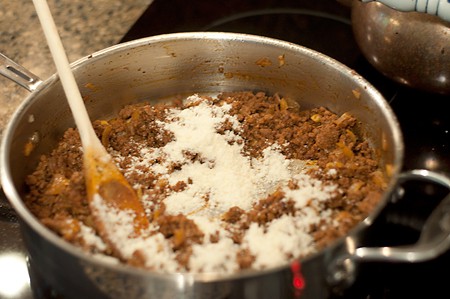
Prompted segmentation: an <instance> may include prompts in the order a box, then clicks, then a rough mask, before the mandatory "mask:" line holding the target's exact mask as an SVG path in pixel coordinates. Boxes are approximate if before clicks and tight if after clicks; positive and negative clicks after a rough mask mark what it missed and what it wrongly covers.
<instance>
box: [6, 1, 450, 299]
mask: <svg viewBox="0 0 450 299" xmlns="http://www.w3.org/2000/svg"><path fill="white" fill-rule="evenodd" d="M186 31H226V32H240V33H250V34H257V35H263V36H268V37H273V38H278V39H281V40H286V41H290V42H293V43H296V44H299V45H302V46H306V47H308V48H311V49H314V50H317V51H319V52H322V53H324V54H326V55H328V56H330V57H332V58H335V59H336V60H338V61H340V62H342V63H344V64H345V65H347V66H349V67H350V68H352V69H354V70H355V71H356V72H358V73H359V74H361V75H362V76H363V77H365V78H366V79H367V80H368V81H369V82H371V83H372V84H373V85H374V86H375V87H376V88H377V89H378V90H379V91H380V92H381V93H382V94H383V95H384V97H385V98H386V100H387V101H388V102H389V104H390V105H391V107H392V108H393V110H394V112H395V114H396V115H397V118H398V120H399V123H400V126H401V128H402V131H403V134H404V143H405V160H404V170H405V171H406V170H411V169H429V170H434V171H438V172H443V173H447V174H450V155H449V154H448V152H449V147H450V132H449V131H450V117H448V110H446V107H447V105H446V104H447V103H446V101H448V100H450V98H449V96H444V95H437V94H431V93H427V92H423V91H418V90H414V89H411V88H408V87H405V86H401V85H399V84H397V83H395V82H393V81H391V80H390V79H388V78H386V77H384V76H383V75H381V74H380V73H379V72H378V71H376V70H375V69H374V68H373V67H372V66H371V65H370V64H369V63H368V62H367V61H366V59H365V58H364V57H363V55H362V54H361V53H360V51H359V49H358V46H357V45H356V43H355V41H354V38H353V33H352V28H351V21H350V9H349V8H348V7H346V6H344V5H341V4H339V3H338V2H337V1H334V0H314V1H311V0H309V1H308V0H246V1H242V0H227V1H224V0H215V1H210V0H196V1H186V0H172V1H167V0H154V1H153V3H152V4H151V5H150V6H149V8H148V9H147V10H146V11H145V13H144V14H143V15H142V16H141V18H140V19H139V20H138V21H137V22H136V23H135V24H134V26H133V27H132V28H131V29H130V30H129V32H128V33H127V34H126V35H125V36H124V37H123V39H122V41H121V42H125V41H129V40H133V39H137V38H141V37H146V36H152V35H157V34H164V33H172V32H186ZM404 190H405V195H404V197H403V200H401V201H399V202H398V203H396V204H391V205H390V206H388V207H387V209H386V211H384V212H383V213H382V214H381V215H380V217H379V218H378V219H377V221H376V223H374V225H372V227H371V229H370V230H369V231H368V233H367V245H368V246H369V245H372V246H382V245H386V246H389V245H398V244H407V243H412V242H415V241H416V240H417V238H418V235H419V232H420V229H421V226H422V225H423V221H424V219H425V217H426V216H427V215H428V212H429V211H430V210H431V209H432V208H433V207H434V206H435V205H436V204H437V203H438V202H439V201H440V199H441V198H443V197H444V196H445V194H446V192H448V191H447V190H441V188H439V187H436V186H429V185H427V184H420V183H418V184H416V183H410V184H409V185H405V188H404ZM2 197H4V195H2ZM4 257H5V258H4ZM3 261H9V263H6V262H5V263H4V265H3V264H2V262H3ZM11 261H16V265H18V266H17V269H21V270H20V271H22V272H21V274H20V273H19V270H18V271H16V272H18V275H19V276H18V278H16V279H15V280H13V279H12V278H11V277H12V276H11V270H6V269H10V268H5V267H11V266H9V265H12V262H11ZM26 265H28V271H27V268H26ZM13 272H14V271H13ZM449 275H450V254H444V255H443V256H441V257H439V258H437V259H435V260H433V261H430V262H425V263H418V264H396V263H389V264H387V263H367V264H364V265H363V266H362V267H361V270H360V272H359V274H358V276H357V279H356V281H355V283H354V284H353V285H352V287H350V288H349V289H347V290H345V291H343V292H342V293H336V294H334V293H332V295H330V297H329V298H330V299H331V298H336V299H337V298H361V299H363V298H365V299H369V298H370V299H376V298H380V299H384V298H386V299H387V298H396V299H397V298H450V290H448V288H447V284H448V283H447V277H449ZM30 277H31V282H30ZM2 280H3V281H2ZM12 281H16V282H17V286H16V289H15V292H14V288H12V286H11V285H10V284H11V282H12ZM20 283H21V284H20ZM20 286H21V287H20ZM8 291H9V293H8ZM0 298H5V299H13V298H14V299H15V298H20V299H28V298H35V299H48V298H64V296H63V295H61V294H55V293H54V292H53V291H52V288H51V286H48V285H47V284H46V283H45V278H43V277H40V276H38V275H36V271H33V267H31V266H30V261H27V255H26V251H25V249H24V248H23V245H22V242H21V238H20V231H19V225H18V223H17V219H16V218H15V217H14V215H13V213H11V211H9V209H8V207H7V206H4V205H3V206H2V203H1V201H0Z"/></svg>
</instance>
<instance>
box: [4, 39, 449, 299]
mask: <svg viewBox="0 0 450 299" xmlns="http://www.w3.org/2000/svg"><path fill="white" fill-rule="evenodd" d="M261 59H264V63H260V61H261ZM6 63H8V66H7V67H5V68H3V69H4V70H11V69H12V68H14V71H13V72H9V71H3V72H2V74H3V75H6V76H7V77H9V78H10V79H14V80H15V81H18V80H17V78H13V77H14V75H15V74H17V73H18V72H19V73H21V75H20V76H19V77H20V78H22V79H23V78H24V77H25V78H28V79H26V80H22V79H21V80H22V81H21V83H22V85H24V86H25V87H27V88H28V89H29V90H31V91H32V92H31V94H30V95H29V97H28V98H27V99H25V100H24V102H23V103H22V105H21V106H20V107H19V108H18V109H17V111H16V112H15V114H14V115H13V117H12V119H11V121H10V122H9V124H8V127H7V128H6V130H5V131H4V135H3V140H2V147H1V153H0V163H1V182H2V187H3V190H4V192H5V194H6V195H7V197H8V199H9V201H10V203H11V205H12V206H13V207H14V210H15V211H16V213H17V214H18V216H19V218H20V219H21V227H22V230H23V239H24V241H25V245H26V247H27V249H28V251H29V257H30V263H31V264H32V265H33V266H34V269H36V271H39V272H42V274H43V275H45V277H46V279H47V281H48V282H49V283H50V284H51V285H52V286H55V288H57V291H62V292H64V294H67V297H68V298H126V299H130V298H248V299H252V298H258V299H261V298H271V299H272V298H294V297H298V296H301V298H325V297H326V294H327V293H328V292H330V289H331V288H329V287H335V286H343V287H345V286H347V285H348V284H350V283H351V282H352V280H353V278H354V274H355V273H356V272H357V265H358V263H359V262H360V261H364V260H366V259H367V260H374V259H375V260H388V261H389V260H396V261H408V262H409V261H411V258H410V256H411V255H410V254H408V253H410V252H413V253H415V255H414V258H413V261H422V260H425V259H429V258H433V257H434V256H437V255H438V254H440V253H441V252H442V250H445V249H446V247H447V244H446V243H442V244H443V246H441V247H444V248H443V249H442V250H439V251H433V252H431V251H430V250H425V249H423V247H414V246H412V247H410V248H409V249H408V251H407V252H404V251H402V249H397V248H388V249H389V250H390V252H394V253H395V252H397V254H396V255H393V256H390V255H388V254H386V252H389V250H388V251H386V250H383V249H380V248H365V247H363V246H361V242H360V240H361V238H360V237H361V235H362V234H363V233H364V230H365V229H366V228H367V227H368V226H369V225H370V224H371V223H372V222H373V221H374V219H375V218H376V217H377V215H378V214H379V212H380V211H381V210H382V209H383V207H384V206H385V204H386V203H387V202H388V201H389V200H390V199H391V193H392V192H393V191H394V190H395V188H396V185H397V184H398V183H399V182H400V181H401V180H405V179H406V180H408V179H420V180H429V181H431V182H436V183H437V184H441V185H444V186H446V187H448V188H449V189H450V182H449V180H448V179H447V178H446V177H445V176H442V175H439V174H434V173H431V172H426V171H415V172H411V173H401V168H402V160H403V151H404V148H403V142H402V134H401V131H400V128H399V124H398V122H397V120H396V117H395V115H394V114H393V112H392V110H391V109H390V107H389V105H388V104H387V102H386V101H385V99H384V98H383V97H382V95H381V94H380V93H379V92H378V91H377V90H375V89H374V87H373V86H372V85H370V84H369V83H368V82H367V81H366V80H365V79H364V78H362V77H361V76H359V75H358V74H356V73H355V72H354V71H353V70H351V69H348V68H347V67H346V66H344V65H342V64H340V63H339V62H337V61H335V60H333V59H331V58H329V57H326V56H324V55H322V54H320V53H317V52H315V51H312V50H309V49H306V48H304V47H301V46H298V45H295V44H292V43H288V42H283V41H279V40H275V39H270V38H265V37H258V36H252V35H244V34H233V33H214V32H209V33H203V32H197V33H196V32H191V33H177V34H168V35H161V36H154V37H149V38H144V39H140V40H135V41H132V42H128V43H124V44H120V45H117V46H113V47H110V48H107V49H105V50H102V51H99V52H96V53H94V54H92V55H89V56H87V57H85V58H82V59H80V60H78V61H77V62H75V63H73V64H72V68H73V72H74V74H75V77H76V79H77V82H78V84H79V86H80V88H81V92H82V94H83V96H84V98H85V100H86V105H87V108H88V111H89V114H90V116H91V118H92V119H98V118H105V117H108V116H112V115H113V114H114V113H115V112H117V111H118V110H119V109H120V108H121V107H122V106H123V105H124V104H129V103H135V102H139V101H142V100H147V99H156V98H162V97H163V98H170V97H172V96H174V95H176V94H180V93H185V94H192V93H218V92H221V91H239V90H248V89H251V90H263V91H266V92H268V93H275V92H279V93H281V94H283V95H285V96H288V97H290V98H292V99H296V100H297V101H298V102H299V103H300V104H301V105H302V106H303V107H311V106H320V105H323V106H327V107H329V108H330V109H331V110H333V111H335V112H337V113H343V112H347V111H349V112H351V113H352V114H353V115H355V116H356V117H357V118H359V120H361V122H362V124H363V127H364V131H365V132H366V133H367V136H368V138H370V140H371V143H372V145H373V146H374V147H375V148H376V149H377V151H378V152H379V154H380V156H381V157H382V161H383V165H384V166H385V167H386V169H389V173H390V177H391V178H390V180H389V186H388V189H387V191H386V194H385V195H384V197H383V199H382V201H381V203H380V204H379V206H378V207H377V208H376V209H374V211H373V212H372V213H371V214H370V215H369V216H368V217H367V218H366V219H365V220H364V221H363V222H361V223H360V224H359V225H358V226H357V227H356V228H355V229H353V230H352V231H351V232H350V233H349V234H348V235H347V236H346V237H345V238H341V239H339V240H337V241H336V242H335V243H334V244H333V245H332V246H330V247H328V248H326V249H325V250H323V251H321V252H318V253H317V254H315V255H313V256H311V257H308V258H306V259H304V260H302V261H300V262H301V272H298V269H299V268H298V267H297V266H296V265H297V264H294V265H292V264H286V265H283V266H281V267H278V268H276V269H270V270H266V271H251V272H245V273H239V274H234V275H228V276H217V275H212V274H202V275H199V274H182V273H173V274H160V273H153V272H149V271H143V270H139V269H135V268H131V267H128V266H123V265H111V264H110V263H107V262H105V261H104V260H102V259H98V258H94V257H92V256H88V255H86V254H85V253H84V252H82V251H81V250H80V249H79V248H76V247H74V246H73V245H71V244H69V243H66V242H65V241H63V240H62V239H60V238H59V237H57V236H56V235H55V234H54V233H53V232H51V231H50V230H49V229H47V228H46V227H45V226H43V225H42V224H41V223H40V222H39V221H38V220H37V219H36V218H35V217H34V216H33V215H32V214H31V213H30V212H29V211H28V209H27V208H26V206H25V204H24V203H23V201H22V199H21V198H22V196H23V195H24V193H25V186H24V178H25V176H26V175H27V174H28V173H30V172H31V171H32V170H33V168H34V167H35V166H36V165H37V163H38V160H39V157H40V155H41V154H42V153H46V152H48V151H49V150H50V149H51V148H52V147H54V146H55V145H56V142H57V140H58V138H60V137H61V136H62V134H63V132H64V131H65V130H66V129H67V128H68V127H71V126H74V121H73V119H72V115H71V112H70V109H69V107H68V104H67V102H66V100H65V97H64V92H63V90H62V87H61V85H60V82H59V80H58V78H57V76H56V75H53V76H52V77H50V78H48V79H47V80H45V81H43V82H42V81H41V80H39V79H38V78H37V77H35V76H34V75H32V74H29V73H28V74H26V73H25V72H24V71H23V70H22V69H21V67H20V66H19V65H17V64H14V63H13V62H11V61H6ZM25 148H27V150H26V151H25V152H24V149H25ZM30 149H31V150H30ZM294 266H295V267H294ZM299 278H304V279H305V281H306V287H305V288H304V289H303V288H302V286H301V285H299V284H296V283H294V282H296V281H297V282H298V279H299Z"/></svg>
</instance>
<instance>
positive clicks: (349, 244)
mask: <svg viewBox="0 0 450 299" xmlns="http://www.w3.org/2000/svg"><path fill="white" fill-rule="evenodd" d="M417 180H422V181H424V182H429V183H432V184H437V185H441V186H443V187H445V188H447V189H449V191H450V178H449V177H447V176H446V175H443V174H439V173H436V172H433V171H429V170H420V169H419V170H411V171H408V172H404V173H401V174H400V175H399V179H398V185H401V184H402V183H404V182H407V181H417ZM347 239H348V240H346V252H345V253H344V254H341V255H339V256H338V257H336V258H335V259H334V260H333V262H332V263H331V265H330V268H329V271H330V272H329V273H331V276H330V277H329V282H330V283H331V284H334V285H338V284H341V283H343V282H351V281H353V279H354V274H355V273H354V271H355V269H356V267H355V262H371V261H377V262H403V263H418V262H425V261H428V260H431V259H434V258H437V257H438V256H439V255H441V254H443V253H444V252H446V251H447V250H449V249H450V194H449V195H447V196H446V197H445V198H444V199H442V200H441V201H440V203H439V204H438V205H437V206H436V207H435V208H434V209H433V211H432V213H431V214H430V215H429V216H428V218H427V220H426V221H425V224H424V225H423V227H422V230H421V234H420V238H419V240H418V241H417V242H416V243H414V244H408V245H402V246H394V247H389V246H386V247H357V245H356V244H355V243H356V242H355V240H353V239H352V237H347Z"/></svg>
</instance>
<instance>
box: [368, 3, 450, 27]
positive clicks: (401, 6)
mask: <svg viewBox="0 0 450 299" xmlns="http://www.w3.org/2000/svg"><path fill="white" fill-rule="evenodd" d="M361 1H362V2H372V1H375V0H361ZM376 2H380V3H382V4H384V5H387V6H389V7H391V8H393V9H396V10H399V11H405V12H407V11H416V12H423V13H427V14H430V15H436V16H438V17H440V18H441V19H443V20H445V21H448V22H450V1H448V0H376Z"/></svg>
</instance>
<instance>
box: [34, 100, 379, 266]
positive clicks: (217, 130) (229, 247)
mask: <svg viewBox="0 0 450 299" xmlns="http://www.w3.org/2000/svg"><path fill="white" fill-rule="evenodd" d="M94 129H95V131H96V133H97V135H98V137H99V138H100V139H101V141H102V143H103V145H104V146H105V147H106V148H107V150H108V152H109V153H110V154H111V156H112V157H113V160H114V162H115V163H116V164H117V165H118V167H119V169H120V170H121V171H122V172H123V173H124V175H125V177H126V178H127V180H128V181H129V182H130V184H131V185H132V186H133V188H134V189H135V190H136V192H137V194H138V196H139V198H140V201H141V202H142V206H143V208H144V210H145V213H146V215H147V217H148V219H149V222H150V227H149V228H148V231H147V232H146V233H145V234H143V235H142V236H139V237H135V236H133V234H132V233H130V228H129V225H130V223H131V222H132V221H130V219H132V218H133V214H132V213H131V212H130V211H118V210H114V209H108V208H106V207H105V208H104V209H103V212H102V216H101V217H104V218H105V219H106V218H107V219H108V221H106V222H107V223H112V225H114V230H113V231H114V234H115V239H114V240H119V241H116V243H117V244H115V246H114V247H115V248H114V249H113V248H111V246H108V243H107V242H105V241H104V240H102V238H101V237H100V234H99V233H98V229H99V228H98V227H96V226H95V221H94V220H93V218H94V217H93V215H92V213H93V212H92V211H95V210H93V209H92V203H90V202H88V200H87V198H86V189H85V181H84V174H83V165H82V161H83V159H82V156H83V152H82V148H81V143H80V138H79V135H78V132H77V130H76V129H69V130H67V131H66V132H65V134H64V137H63V138H62V140H61V142H60V143H59V144H58V146H57V148H55V149H54V150H53V152H52V153H51V154H49V155H46V156H42V158H41V160H40V163H39V165H38V167H37V169H36V170H35V172H34V173H32V174H31V175H29V176H28V178H27V185H28V186H29V192H28V194H27V196H26V199H25V200H26V204H27V206H28V207H29V209H30V210H31V211H32V213H34V214H35V215H36V216H37V217H38V218H39V219H40V220H41V221H42V223H43V224H44V225H46V226H47V227H49V228H50V229H52V230H53V231H54V232H55V233H57V234H58V235H60V236H61V237H62V238H64V239H65V240H67V241H69V242H71V243H73V244H75V245H77V246H80V247H81V248H83V249H84V250H86V251H87V252H88V253H90V254H93V255H98V256H103V257H107V258H108V260H111V261H112V262H120V263H126V264H129V265H133V266H136V267H142V268H147V269H151V270H156V271H163V272H173V271H181V272H218V273H233V272H236V271H242V270H245V269H264V268H269V267H274V266H279V265H281V264H285V263H287V262H288V261H290V260H292V259H295V258H301V257H304V256H307V255H309V254H311V253H314V252H316V251H318V250H320V249H321V248H323V247H324V246H327V245H328V244H330V243H331V242H333V241H334V240H335V239H336V238H338V237H340V236H343V235H345V234H346V233H347V232H348V230H349V229H351V228H352V227H354V226H355V225H356V224H357V223H358V222H360V221H361V220H362V219H364V218H365V217H366V216H367V214H368V213H369V212H370V211H371V209H372V208H373V207H374V205H376V204H377V201H378V200H379V198H380V195H381V193H382V192H383V191H384V189H385V187H386V183H385V178H384V175H383V172H382V171H381V170H380V165H379V163H378V161H377V159H376V156H375V154H374V151H373V149H371V148H370V146H369V143H368V142H367V140H365V139H364V138H363V137H362V134H361V132H360V131H359V123H358V121H357V120H356V119H355V118H354V117H353V116H352V115H350V114H348V113H344V114H342V115H337V114H335V113H333V112H332V111H329V110H328V109H326V108H325V107H318V108H313V109H302V107H300V106H299V105H298V104H297V103H296V102H293V101H290V100H289V99H285V98H283V97H282V96H280V95H278V94H275V95H270V96H269V95H266V94H265V93H262V92H259V93H253V92H236V93H222V94H220V95H218V96H217V97H210V96H198V95H192V96H190V97H187V98H180V99H178V100H176V101H173V102H171V103H160V104H157V105H150V104H149V103H140V104H135V105H130V106H127V107H124V108H123V109H122V110H121V111H120V112H119V114H118V116H117V117H116V118H114V119H110V120H97V121H95V122H94ZM97 204H99V203H97ZM100 205H101V203H100ZM97 208H98V207H97ZM97 210H98V209H97ZM117 252H120V254H119V255H118V254H117Z"/></svg>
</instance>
